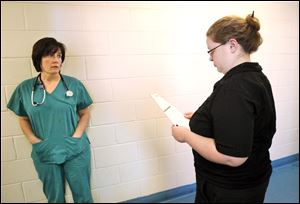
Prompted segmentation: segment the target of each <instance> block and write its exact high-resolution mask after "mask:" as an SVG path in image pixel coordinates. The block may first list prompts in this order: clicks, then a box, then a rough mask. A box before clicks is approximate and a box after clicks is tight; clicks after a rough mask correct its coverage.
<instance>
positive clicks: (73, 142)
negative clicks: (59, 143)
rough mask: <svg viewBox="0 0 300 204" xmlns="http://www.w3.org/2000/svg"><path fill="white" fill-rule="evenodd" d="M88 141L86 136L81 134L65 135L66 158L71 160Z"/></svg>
mask: <svg viewBox="0 0 300 204" xmlns="http://www.w3.org/2000/svg"><path fill="white" fill-rule="evenodd" d="M88 144H89V143H88V141H87V139H86V137H84V136H82V137H80V138H74V137H71V136H69V137H65V145H66V153H67V158H66V160H71V159H73V158H74V157H76V156H77V155H78V154H80V153H81V152H82V151H83V150H84V149H85V148H86V147H87V146H88Z"/></svg>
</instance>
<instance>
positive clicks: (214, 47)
mask: <svg viewBox="0 0 300 204" xmlns="http://www.w3.org/2000/svg"><path fill="white" fill-rule="evenodd" d="M206 44H207V48H208V50H209V51H208V52H209V53H208V54H209V60H210V61H212V62H213V64H214V66H215V67H216V68H217V70H218V72H221V73H223V74H224V72H225V70H224V59H225V55H226V53H225V51H226V49H225V47H226V44H221V43H216V42H213V41H212V40H211V38H209V37H207V39H206Z"/></svg>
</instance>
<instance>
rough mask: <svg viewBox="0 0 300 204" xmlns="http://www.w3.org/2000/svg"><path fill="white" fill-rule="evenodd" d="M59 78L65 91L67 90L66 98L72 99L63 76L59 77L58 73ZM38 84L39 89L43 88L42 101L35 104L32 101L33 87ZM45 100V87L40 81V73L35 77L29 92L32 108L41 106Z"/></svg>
mask: <svg viewBox="0 0 300 204" xmlns="http://www.w3.org/2000/svg"><path fill="white" fill-rule="evenodd" d="M59 76H60V78H61V81H62V83H63V85H64V87H65V89H66V90H67V91H66V96H67V97H72V96H73V92H72V91H71V90H70V89H69V88H68V86H67V84H66V82H65V80H64V78H63V76H62V75H61V73H59ZM37 84H39V87H41V88H43V92H44V93H43V99H42V101H41V102H36V101H34V99H33V95H34V91H35V87H36V85H37ZM45 98H46V90H45V85H44V82H43V80H42V77H41V73H40V74H39V75H38V76H37V77H36V79H35V81H34V84H33V86H32V92H31V103H32V105H33V106H37V105H42V104H43V103H44V101H45Z"/></svg>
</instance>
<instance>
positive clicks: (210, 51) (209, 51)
mask: <svg viewBox="0 0 300 204" xmlns="http://www.w3.org/2000/svg"><path fill="white" fill-rule="evenodd" d="M221 45H224V44H220V45H218V46H216V47H214V48H212V49H210V50H208V51H207V53H208V54H210V53H212V51H214V50H215V49H217V48H218V47H220V46H221Z"/></svg>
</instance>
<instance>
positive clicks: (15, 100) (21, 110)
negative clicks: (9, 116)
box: [7, 85, 28, 116]
mask: <svg viewBox="0 0 300 204" xmlns="http://www.w3.org/2000/svg"><path fill="white" fill-rule="evenodd" d="M7 108H8V109H10V110H11V111H13V112H14V113H15V114H16V115H18V116H28V115H27V113H26V111H25V107H24V104H23V100H22V90H21V86H20V85H19V86H17V88H16V89H15V90H14V92H13V94H12V96H11V97H10V100H9V102H8V104H7Z"/></svg>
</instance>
